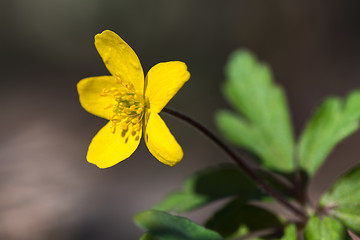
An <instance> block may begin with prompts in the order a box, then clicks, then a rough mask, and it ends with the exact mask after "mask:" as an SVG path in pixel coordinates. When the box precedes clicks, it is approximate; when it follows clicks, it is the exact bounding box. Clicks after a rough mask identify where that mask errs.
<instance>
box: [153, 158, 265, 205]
mask: <svg viewBox="0 0 360 240" xmlns="http://www.w3.org/2000/svg"><path fill="white" fill-rule="evenodd" d="M263 195H264V194H263V193H262V192H261V191H260V190H259V189H258V188H257V186H256V185H255V184H254V183H253V182H252V181H251V180H250V179H249V178H248V177H247V176H246V175H245V174H244V173H243V172H242V170H241V169H240V168H239V167H237V166H235V165H231V164H222V165H220V166H216V167H211V168H208V169H205V170H203V171H200V172H198V173H196V174H194V175H192V176H190V177H189V178H188V179H186V181H185V183H184V184H183V187H182V189H180V190H178V191H176V192H173V193H171V194H169V195H168V196H167V197H166V198H165V199H164V200H163V201H162V202H160V203H159V204H157V205H156V206H155V207H154V208H155V209H157V210H161V211H174V212H187V211H191V210H193V209H196V208H199V207H202V206H204V205H206V204H209V203H211V202H213V201H215V200H218V199H220V198H225V197H229V196H241V197H242V200H243V201H244V202H246V201H248V200H250V199H259V198H260V197H261V196H263Z"/></svg>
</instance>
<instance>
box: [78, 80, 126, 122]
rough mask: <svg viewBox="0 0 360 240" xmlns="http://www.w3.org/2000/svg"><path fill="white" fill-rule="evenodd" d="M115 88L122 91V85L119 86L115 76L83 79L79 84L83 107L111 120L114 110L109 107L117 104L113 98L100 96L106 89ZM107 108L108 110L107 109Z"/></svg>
mask: <svg viewBox="0 0 360 240" xmlns="http://www.w3.org/2000/svg"><path fill="white" fill-rule="evenodd" d="M113 87H116V88H119V89H122V88H123V86H122V85H121V84H117V83H116V81H115V78H114V77H113V76H100V77H89V78H85V79H82V80H81V81H80V82H79V83H78V84H77V90H78V93H79V99H80V104H81V106H82V107H83V108H84V109H85V110H86V111H88V112H89V113H92V114H94V115H96V116H99V117H102V118H106V119H110V117H111V116H112V113H113V112H112V108H111V107H108V106H110V105H112V104H115V103H116V101H115V99H114V97H113V96H100V93H101V92H102V91H103V89H104V88H107V89H111V88H113ZM106 107H107V109H105V108H106Z"/></svg>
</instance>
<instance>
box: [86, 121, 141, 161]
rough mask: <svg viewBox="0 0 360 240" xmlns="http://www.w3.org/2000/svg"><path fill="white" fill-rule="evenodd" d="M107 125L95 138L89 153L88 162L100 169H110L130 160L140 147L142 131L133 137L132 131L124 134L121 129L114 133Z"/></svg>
mask: <svg viewBox="0 0 360 240" xmlns="http://www.w3.org/2000/svg"><path fill="white" fill-rule="evenodd" d="M110 124H111V122H109V123H108V124H106V125H105V126H104V127H103V128H102V129H101V130H100V131H99V132H98V133H97V134H96V136H95V137H94V138H93V140H92V141H91V143H90V146H89V150H88V153H87V160H88V162H90V163H93V164H95V165H97V166H98V167H99V168H108V167H111V166H114V165H115V164H117V163H119V162H121V161H123V160H125V159H126V158H128V157H129V156H130V155H131V154H132V153H133V152H134V151H135V150H136V148H137V147H138V145H139V142H140V138H141V130H140V131H139V132H138V135H135V136H133V135H132V133H131V132H130V131H127V132H126V133H125V132H123V131H122V130H121V129H120V128H119V127H118V128H116V132H115V133H112V132H111V129H110Z"/></svg>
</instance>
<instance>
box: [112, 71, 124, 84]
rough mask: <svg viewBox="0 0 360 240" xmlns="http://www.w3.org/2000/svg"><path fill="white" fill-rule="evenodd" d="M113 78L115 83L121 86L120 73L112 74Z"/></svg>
mask: <svg viewBox="0 0 360 240" xmlns="http://www.w3.org/2000/svg"><path fill="white" fill-rule="evenodd" d="M114 76H115V81H116V83H117V84H121V83H122V80H121V77H120V73H118V72H116V73H115V74H114Z"/></svg>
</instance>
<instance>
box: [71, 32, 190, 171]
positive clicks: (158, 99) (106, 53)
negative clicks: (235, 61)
mask: <svg viewBox="0 0 360 240" xmlns="http://www.w3.org/2000/svg"><path fill="white" fill-rule="evenodd" d="M95 46H96V49H97V50H98V52H99V54H100V56H101V57H102V59H103V61H104V63H105V65H106V67H107V69H108V70H109V72H110V73H111V76H100V77H89V78H85V79H83V80H81V81H80V82H79V83H78V84H77V89H78V93H79V99H80V103H81V105H82V107H83V108H84V109H85V110H86V111H88V112H90V113H92V114H94V115H97V116H99V117H102V118H106V119H108V120H109V123H108V124H106V125H105V126H104V127H103V128H102V129H101V130H100V131H99V132H98V133H97V134H96V136H95V137H94V138H93V140H92V141H91V143H90V146H89V150H88V153H87V160H88V161H89V162H90V163H93V164H96V165H97V166H98V167H99V168H107V167H111V166H113V165H115V164H117V163H119V162H121V161H122V160H125V159H126V158H128V157H129V156H130V155H131V154H132V153H133V152H134V151H135V150H136V148H137V147H138V145H139V142H140V138H141V135H142V134H144V136H145V137H144V139H145V143H146V145H147V147H148V149H149V151H150V152H151V153H152V155H154V156H155V157H156V158H157V159H158V160H159V161H160V162H162V163H164V164H166V165H169V166H174V165H175V164H176V163H178V162H179V161H180V160H181V159H182V157H183V151H182V149H181V147H180V145H179V144H178V143H177V141H176V140H175V138H174V136H173V135H172V134H171V133H170V131H169V129H168V128H167V126H166V124H165V123H164V121H163V120H162V119H161V118H160V116H159V114H158V113H159V112H160V111H161V110H162V109H163V108H164V106H165V105H166V104H167V103H168V102H169V100H170V99H171V98H172V97H173V96H174V95H175V94H176V93H177V91H178V90H179V89H180V88H181V87H182V86H183V85H184V83H185V82H186V81H187V80H189V78H190V73H189V72H188V71H187V67H186V65H185V63H183V62H179V61H171V62H163V63H159V64H156V65H155V66H154V67H152V68H151V69H150V71H149V72H148V74H147V76H146V78H145V79H144V73H143V70H142V67H141V64H140V61H139V59H138V57H137V55H136V54H135V52H134V51H133V50H132V49H131V48H130V46H129V45H127V43H126V42H125V41H124V40H122V39H121V38H120V37H119V36H118V35H117V34H116V33H114V32H112V31H109V30H106V31H104V32H102V33H101V34H97V35H96V36H95Z"/></svg>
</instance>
